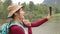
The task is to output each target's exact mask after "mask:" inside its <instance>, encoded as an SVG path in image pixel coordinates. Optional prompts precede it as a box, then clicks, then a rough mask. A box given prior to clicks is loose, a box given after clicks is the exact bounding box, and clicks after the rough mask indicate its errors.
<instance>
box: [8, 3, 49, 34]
mask: <svg viewBox="0 0 60 34" xmlns="http://www.w3.org/2000/svg"><path fill="white" fill-rule="evenodd" d="M8 12H9V13H8V17H9V18H12V19H13V20H12V22H14V23H19V24H22V25H21V26H22V27H21V26H17V25H13V26H11V27H10V28H9V34H32V30H31V27H38V26H40V25H42V24H43V23H45V22H46V21H48V19H49V18H50V15H48V16H47V17H45V18H43V19H41V20H38V21H36V22H29V21H28V20H25V19H24V13H25V12H24V11H23V6H21V5H20V6H19V5H15V4H13V5H11V6H9V7H8ZM12 22H11V23H12ZM25 28H28V32H27V31H26V29H25Z"/></svg>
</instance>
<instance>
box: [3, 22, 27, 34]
mask: <svg viewBox="0 0 60 34" xmlns="http://www.w3.org/2000/svg"><path fill="white" fill-rule="evenodd" d="M13 25H18V26H20V27H22V29H23V30H24V32H25V34H28V33H27V31H26V30H25V28H24V25H23V24H20V23H14V22H10V23H5V24H3V25H2V34H8V32H9V28H10V27H11V26H13Z"/></svg>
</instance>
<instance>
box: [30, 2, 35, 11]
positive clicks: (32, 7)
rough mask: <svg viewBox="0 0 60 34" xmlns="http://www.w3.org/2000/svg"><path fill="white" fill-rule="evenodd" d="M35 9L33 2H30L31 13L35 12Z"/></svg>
mask: <svg viewBox="0 0 60 34" xmlns="http://www.w3.org/2000/svg"><path fill="white" fill-rule="evenodd" d="M34 7H35V5H34V3H33V2H32V1H30V2H29V10H30V11H33V10H34Z"/></svg>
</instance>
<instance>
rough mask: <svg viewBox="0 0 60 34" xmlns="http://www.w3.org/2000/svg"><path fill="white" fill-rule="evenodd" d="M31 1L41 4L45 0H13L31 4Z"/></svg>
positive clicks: (13, 0)
mask: <svg viewBox="0 0 60 34" xmlns="http://www.w3.org/2000/svg"><path fill="white" fill-rule="evenodd" d="M29 1H33V2H34V4H37V3H39V4H41V3H42V2H43V1H44V0H12V2H13V3H16V4H17V3H18V2H20V3H24V2H26V4H29Z"/></svg>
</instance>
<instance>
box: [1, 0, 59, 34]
mask: <svg viewBox="0 0 60 34" xmlns="http://www.w3.org/2000/svg"><path fill="white" fill-rule="evenodd" d="M13 3H16V4H18V5H24V6H25V7H24V11H25V12H26V14H25V18H27V19H29V20H30V21H31V22H34V21H37V20H39V19H42V18H44V17H46V16H47V15H48V12H49V7H50V6H51V7H52V10H53V15H54V16H53V17H52V18H51V19H50V20H49V21H47V22H46V23H44V24H42V25H41V26H39V27H35V28H33V34H60V0H0V32H1V26H2V24H4V23H8V22H9V21H10V20H11V19H9V18H7V15H8V11H7V7H8V6H9V5H10V4H13Z"/></svg>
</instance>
